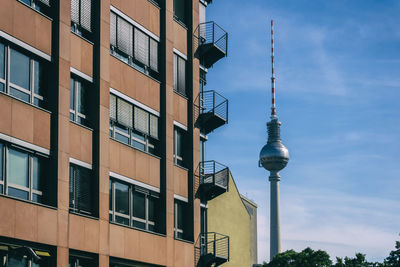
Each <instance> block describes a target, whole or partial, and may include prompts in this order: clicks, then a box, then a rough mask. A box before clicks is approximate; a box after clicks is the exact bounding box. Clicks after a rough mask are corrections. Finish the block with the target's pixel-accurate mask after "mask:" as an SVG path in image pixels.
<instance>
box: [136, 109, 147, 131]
mask: <svg viewBox="0 0 400 267" xmlns="http://www.w3.org/2000/svg"><path fill="white" fill-rule="evenodd" d="M135 129H136V130H138V131H140V132H142V133H145V134H149V113H147V112H146V111H144V110H142V109H140V108H138V107H135Z"/></svg>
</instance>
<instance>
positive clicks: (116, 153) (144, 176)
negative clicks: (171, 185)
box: [110, 140, 160, 188]
mask: <svg viewBox="0 0 400 267" xmlns="http://www.w3.org/2000/svg"><path fill="white" fill-rule="evenodd" d="M110 171H111V172H115V173H118V174H120V175H123V176H126V177H130V178H132V179H135V180H136V181H139V182H142V183H145V184H148V185H152V186H154V187H157V188H160V159H159V158H157V157H154V156H151V155H149V154H147V153H144V152H142V151H140V150H137V149H134V148H132V147H129V146H127V145H124V144H121V143H119V142H117V141H115V140H110Z"/></svg>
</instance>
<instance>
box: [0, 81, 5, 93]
mask: <svg viewBox="0 0 400 267" xmlns="http://www.w3.org/2000/svg"><path fill="white" fill-rule="evenodd" d="M0 92H4V84H3V83H1V82H0Z"/></svg>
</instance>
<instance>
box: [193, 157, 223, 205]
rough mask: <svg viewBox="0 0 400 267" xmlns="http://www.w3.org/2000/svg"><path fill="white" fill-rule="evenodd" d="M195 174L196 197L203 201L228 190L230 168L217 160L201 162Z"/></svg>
mask: <svg viewBox="0 0 400 267" xmlns="http://www.w3.org/2000/svg"><path fill="white" fill-rule="evenodd" d="M195 175H196V176H197V177H196V179H195V181H196V185H195V188H197V192H196V197H197V198H199V199H200V200H201V201H203V202H205V201H209V200H211V199H213V198H216V197H218V196H219V195H221V194H223V193H225V192H227V191H228V185H229V168H228V167H227V166H225V165H222V164H221V163H218V162H216V161H215V160H208V161H202V162H200V163H199V166H198V167H197V169H196V173H195Z"/></svg>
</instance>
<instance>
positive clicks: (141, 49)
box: [135, 28, 149, 66]
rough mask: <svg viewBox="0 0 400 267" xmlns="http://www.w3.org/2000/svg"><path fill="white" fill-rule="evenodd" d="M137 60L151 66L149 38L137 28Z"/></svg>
mask: <svg viewBox="0 0 400 267" xmlns="http://www.w3.org/2000/svg"><path fill="white" fill-rule="evenodd" d="M135 59H136V60H138V61H140V62H141V63H143V64H145V65H146V66H149V37H148V36H147V35H146V34H144V33H143V32H141V31H140V30H138V29H136V28H135Z"/></svg>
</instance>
